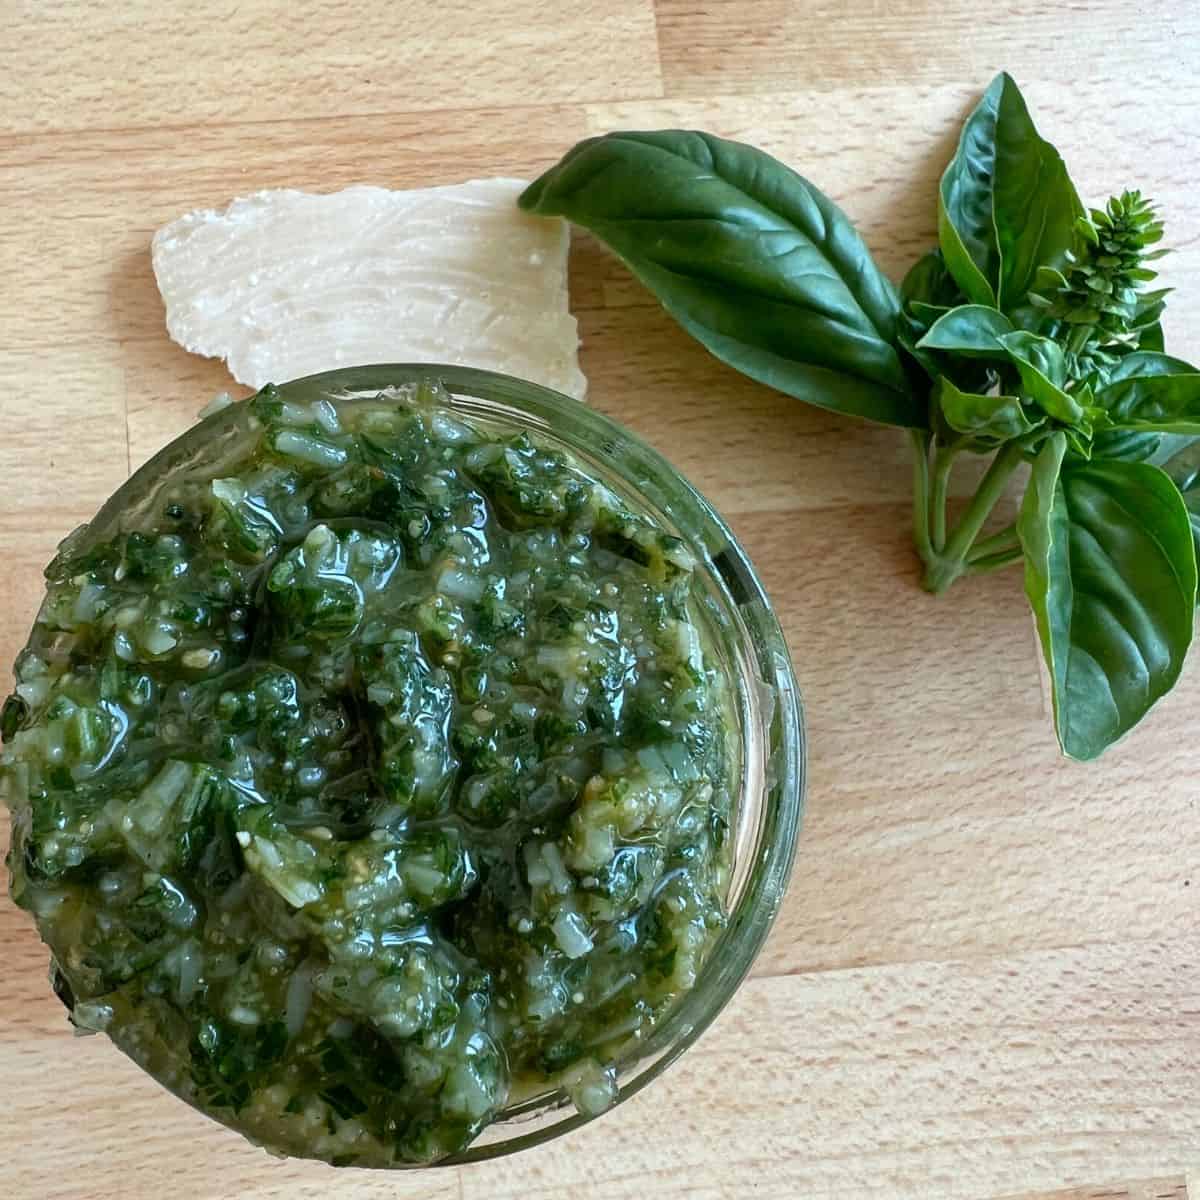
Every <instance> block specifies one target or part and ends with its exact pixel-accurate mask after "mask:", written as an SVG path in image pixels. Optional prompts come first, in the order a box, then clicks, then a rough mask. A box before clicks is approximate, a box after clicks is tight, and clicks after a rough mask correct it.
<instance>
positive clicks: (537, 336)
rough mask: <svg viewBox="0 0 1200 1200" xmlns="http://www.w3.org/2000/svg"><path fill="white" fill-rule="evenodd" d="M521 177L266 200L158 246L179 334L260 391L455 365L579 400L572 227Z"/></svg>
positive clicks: (251, 199)
mask: <svg viewBox="0 0 1200 1200" xmlns="http://www.w3.org/2000/svg"><path fill="white" fill-rule="evenodd" d="M525 186H526V185H525V184H524V183H523V182H522V181H521V180H519V179H476V180H472V181H471V182H469V183H463V184H455V185H453V186H449V187H434V188H423V189H421V190H418V191H390V190H388V189H387V188H379V187H351V188H346V189H345V190H344V191H341V192H333V193H330V194H327V195H314V194H312V193H308V192H299V191H291V190H278V191H262V192H257V193H256V194H254V195H252V196H248V197H246V198H244V199H238V200H235V201H234V202H233V203H232V204H231V205H230V206H229V207H228V208H227V209H226V210H225V211H224V212H215V211H213V210H211V209H210V210H204V211H199V212H191V213H188V214H187V215H186V216H183V217H180V218H179V219H178V220H176V221H172V222H171V223H170V224H169V225H166V226H164V227H163V228H162V229H160V230H159V231H158V232H157V233H156V234H155V235H154V242H153V260H154V274H155V277H156V278H157V280H158V289H159V291H160V292H161V293H162V297H163V302H164V303H165V305H166V310H167V330H168V331H169V333H170V335H171V337H172V338H174V339H175V341H177V342H178V343H179V344H180V345H182V346H184V347H185V348H186V349H188V350H191V351H192V352H193V353H196V354H203V355H207V356H209V357H212V358H223V359H225V361H226V362H227V363H228V364H229V369H230V371H231V372H232V373H233V375H234V377H235V378H236V379H238V380H239V381H240V382H241V383H244V384H247V385H248V386H250V387H253V388H259V387H262V386H263V384H266V383H282V382H284V381H285V380H288V379H295V378H297V377H299V376H302V375H311V374H314V373H316V372H318V371H328V370H332V369H334V368H335V367H349V366H361V365H363V364H365V363H380V362H444V363H459V364H463V365H466V366H472V367H485V368H488V369H490V370H493V371H504V372H506V373H508V374H510V375H517V376H520V377H521V378H523V379H531V380H533V381H534V382H535V383H541V384H544V385H545V386H547V387H552V388H557V389H558V390H559V391H561V392H566V393H567V394H568V395H570V396H575V397H576V398H578V399H582V398H583V395H584V392H585V390H586V387H587V381H586V379H585V378H584V376H583V374H582V372H581V371H580V370H579V361H578V347H579V335H578V331H577V328H576V324H575V318H574V317H573V316H571V313H570V311H569V310H568V307H567V244H568V238H569V233H568V230H567V226H566V223H565V222H563V221H562V220H560V219H558V218H549V219H548V218H545V217H535V216H530V215H528V214H526V213H523V212H521V211H520V209H518V207H517V197H518V196H519V195H520V193H521V191H522V189H523V188H524V187H525Z"/></svg>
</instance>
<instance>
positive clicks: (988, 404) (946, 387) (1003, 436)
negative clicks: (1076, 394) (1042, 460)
mask: <svg viewBox="0 0 1200 1200" xmlns="http://www.w3.org/2000/svg"><path fill="white" fill-rule="evenodd" d="M937 402H938V407H939V408H940V409H941V411H942V416H944V417H945V418H946V424H947V425H949V426H950V428H951V429H953V430H954V431H955V432H957V433H963V434H966V435H967V436H968V437H972V438H976V439H979V440H980V441H982V442H985V443H990V442H1007V441H1010V440H1011V439H1012V438H1018V437H1023V436H1024V435H1025V434H1027V433H1032V432H1033V431H1034V430H1035V429H1036V428H1037V427H1038V425H1039V424H1041V423H1042V421H1044V420H1045V418H1044V417H1042V418H1039V419H1036V420H1031V419H1030V416H1029V414H1028V413H1027V412H1026V411H1025V407H1024V406H1023V405H1022V404H1021V401H1020V400H1019V399H1018V398H1017V397H1016V396H990V395H983V394H980V393H978V392H964V391H961V390H960V389H959V388H957V387H955V385H954V383H953V382H952V381H951V380H949V379H947V378H945V377H944V376H943V377H942V378H941V379H939V380H938V388H937ZM1033 411H1034V412H1035V413H1036V411H1037V410H1036V409H1034V410H1033Z"/></svg>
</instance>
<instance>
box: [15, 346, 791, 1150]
mask: <svg viewBox="0 0 1200 1200" xmlns="http://www.w3.org/2000/svg"><path fill="white" fill-rule="evenodd" d="M47 579H48V589H47V598H46V601H45V603H44V605H43V607H42V610H41V612H40V613H39V616H38V620H37V623H36V625H35V628H34V631H33V633H32V635H31V638H30V641H29V644H28V646H27V647H26V649H25V650H24V651H23V652H22V654H21V656H20V658H19V659H18V663H17V671H16V674H17V689H16V692H15V693H14V695H13V697H11V698H10V699H9V701H8V702H7V703H6V705H5V707H4V710H3V716H2V717H0V732H2V734H3V738H4V750H3V755H2V757H0V794H2V795H3V797H4V799H5V800H6V802H7V804H8V806H9V807H10V809H11V810H12V821H13V850H12V854H11V856H10V869H11V872H12V890H13V895H14V898H15V899H16V901H17V903H18V904H20V905H21V906H22V907H24V908H26V909H28V910H30V911H31V912H32V913H33V915H34V918H35V920H36V921H37V924H38V928H39V930H40V932H41V934H42V936H43V938H44V940H45V941H46V942H47V944H48V945H49V946H50V949H51V952H52V956H53V958H52V969H51V975H52V980H53V982H54V986H55V990H56V991H57V992H58V994H59V996H60V997H61V998H62V999H63V1001H64V1003H65V1004H66V1005H67V1007H68V1008H69V1009H70V1010H71V1014H72V1020H73V1022H74V1023H75V1024H76V1025H77V1026H78V1027H80V1028H81V1029H85V1030H96V1031H103V1032H105V1033H107V1034H108V1035H109V1036H110V1037H111V1038H112V1039H113V1041H115V1042H116V1043H117V1045H118V1046H119V1047H120V1048H121V1049H122V1050H124V1051H125V1052H126V1053H127V1054H129V1055H130V1056H131V1057H132V1058H133V1059H134V1060H135V1061H137V1062H138V1063H139V1064H140V1065H141V1066H143V1067H144V1068H145V1069H146V1070H147V1071H148V1072H150V1074H152V1075H153V1076H154V1077H155V1078H156V1079H158V1080H159V1081H160V1082H161V1083H163V1084H164V1085H165V1086H166V1087H168V1088H169V1089H170V1090H171V1091H173V1092H174V1093H176V1094H177V1095H179V1096H180V1097H182V1098H183V1099H185V1100H186V1101H188V1102H189V1103H191V1104H193V1105H195V1106H196V1107H197V1108H199V1109H201V1110H202V1111H204V1112H205V1113H207V1114H208V1115H210V1116H212V1117H214V1118H216V1119H217V1120H219V1121H222V1122H224V1123H225V1124H227V1125H229V1126H231V1127H232V1128H234V1129H237V1130H239V1131H240V1132H242V1133H243V1134H245V1135H246V1136H247V1137H249V1138H250V1139H251V1140H253V1141H255V1142H258V1143H261V1144H264V1145H266V1146H268V1147H269V1148H271V1149H272V1150H275V1151H279V1152H282V1153H287V1154H293V1155H299V1156H304V1157H311V1158H320V1159H324V1160H326V1161H330V1162H333V1163H335V1164H337V1165H342V1164H353V1165H357V1166H379V1167H384V1166H410V1165H429V1164H432V1163H459V1162H467V1161H475V1160H479V1159H483V1158H489V1157H493V1156H495V1155H498V1154H504V1153H509V1152H512V1151H514V1150H518V1149H521V1148H524V1147H526V1146H531V1145H535V1144H537V1143H539V1142H541V1141H544V1140H545V1139H547V1138H549V1137H553V1136H556V1135H558V1134H560V1133H564V1132H566V1131H568V1130H570V1129H573V1128H575V1127H577V1126H578V1125H579V1124H581V1123H582V1122H584V1121H586V1120H589V1119H591V1118H592V1117H594V1116H596V1115H598V1114H600V1113H601V1112H604V1111H606V1110H607V1109H609V1108H611V1107H612V1106H613V1104H615V1103H617V1102H619V1101H620V1100H623V1099H625V1098H626V1097H628V1096H630V1095H632V1094H633V1093H634V1092H636V1091H637V1090H639V1089H640V1088H641V1087H643V1086H644V1085H645V1084H646V1083H648V1082H649V1081H650V1080H651V1079H653V1078H655V1077H656V1076H657V1075H658V1074H659V1073H660V1072H661V1071H662V1070H663V1069H664V1068H665V1067H666V1066H667V1065H668V1064H669V1063H671V1062H672V1061H673V1060H674V1059H675V1058H677V1057H678V1056H679V1054H681V1053H682V1052H683V1051H684V1050H685V1049H686V1048H687V1047H688V1046H689V1045H691V1043H692V1042H693V1041H694V1040H695V1039H696V1038H697V1037H698V1036H699V1035H700V1033H701V1032H702V1031H703V1030H704V1029H705V1027H706V1026H707V1025H708V1024H709V1023H710V1022H711V1021H712V1020H713V1018H714V1017H715V1016H716V1015H717V1013H718V1012H719V1011H720V1010H721V1008H722V1007H723V1006H724V1004H725V1003H726V1002H727V1001H728V999H729V998H730V996H731V995H732V994H733V992H734V990H735V989H736V987H737V986H738V984H739V983H740V982H741V980H742V979H743V978H744V977H745V975H746V973H747V972H748V970H749V968H750V965H751V962H752V961H753V959H754V956H755V955H756V953H757V952H758V950H759V948H760V946H761V945H762V942H763V939H764V938H765V936H766V933H767V930H768V928H769V926H770V924H771V921H772V919H773V917H774V915H775V913H776V911H777V909H778V907H779V903H780V901H781V898H782V895H783V892H784V889H785V887H786V883H787V878H788V874H789V871H790V869H791V863H792V858H793V854H794V849H795V841H796V836H797V833H798V828H799V822H800V816H801V811H802V806H803V774H804V741H803V726H802V716H801V709H800V703H799V698H798V695H797V691H796V686H795V681H794V678H793V675H792V670H791V665H790V662H789V659H788V655H787V651H786V647H785V645H784V640H783V637H782V634H781V632H780V629H779V626H778V623H777V622H776V620H775V617H774V615H773V613H772V611H771V608H770V606H769V604H768V602H767V600H766V597H765V596H764V594H763V591H762V587H761V585H760V583H759V581H758V579H757V577H756V576H755V574H754V571H753V569H752V567H751V566H750V563H749V562H748V560H747V558H746V556H745V553H744V552H743V551H742V549H741V547H740V546H739V545H738V543H737V541H736V540H735V539H734V538H733V536H732V534H731V533H730V532H729V530H728V528H727V527H726V525H725V524H724V523H723V522H722V520H721V519H720V518H719V517H718V516H717V514H716V513H715V512H714V511H713V510H712V509H711V508H710V506H709V505H708V504H707V503H706V502H705V501H704V499H703V498H702V497H701V496H699V495H698V493H696V491H695V490H694V489H693V488H692V487H691V486H690V485H689V484H688V483H687V482H686V481H685V480H684V479H683V478H682V477H681V476H680V475H679V474H678V473H677V472H676V471H675V470H674V469H673V468H671V467H670V465H669V464H668V463H667V462H666V461H664V460H663V459H662V458H661V457H660V456H659V455H658V454H656V453H655V452H654V451H652V450H650V449H649V448H648V447H647V446H645V445H644V444H643V443H641V442H640V441H638V440H637V439H636V438H634V437H633V436H632V435H630V434H629V433H628V432H626V431H625V430H623V429H621V428H620V427H619V426H617V425H615V424H614V423H613V422H611V421H609V420H607V419H606V418H604V417H602V416H600V415H598V414H597V413H595V412H593V411H591V410H589V409H587V408H585V407H583V406H582V405H580V404H578V403H577V402H576V401H573V400H570V399H568V398H566V397H564V396H561V395H558V394H557V393H554V392H550V391H548V390H546V389H544V388H541V387H538V386H535V385H533V384H530V383H526V382H523V381H520V380H517V379H513V378H510V377H507V376H503V375H498V374H493V373H490V372H485V371H476V370H471V369H467V368H461V367H451V366H436V365H434V366H429V365H419V366H414V365H381V366H370V367H359V368H353V369H348V370H339V371H333V372H329V373H326V374H322V375H317V376H312V377H310V378H307V379H301V380H296V381H294V382H292V383H288V384H285V385H283V386H280V387H268V388H266V389H264V390H263V391H262V392H260V393H259V394H258V395H257V396H255V397H253V398H251V400H249V401H246V402H242V403H239V404H235V405H232V406H230V407H228V408H225V409H222V410H220V411H218V412H215V413H213V414H211V415H209V416H208V417H206V418H205V419H204V420H202V421H201V422H200V423H199V424H198V425H197V426H196V427H195V428H194V429H192V430H190V431H189V432H188V433H186V434H185V435H184V436H182V437H181V438H179V439H177V440H176V441H175V442H173V443H172V444H171V445H170V446H168V447H167V448H166V449H164V450H163V451H162V452H161V453H159V454H158V455H156V456H155V457H154V458H153V459H152V460H151V461H150V462H148V463H147V464H146V465H145V466H144V467H143V468H141V470H139V471H138V472H136V473H135V474H134V475H133V476H132V478H131V479H130V480H129V481H128V482H127V483H126V484H125V485H124V486H123V487H122V488H121V489H120V490H119V491H118V492H117V493H116V494H115V495H114V496H113V497H112V499H111V500H110V501H109V502H108V503H107V504H106V505H105V506H104V508H103V509H102V510H101V511H100V512H99V514H97V516H96V518H95V519H94V520H93V521H92V522H90V523H89V524H88V525H86V526H84V527H82V528H81V529H80V530H77V531H76V532H75V533H74V534H72V535H71V536H70V537H69V538H68V539H67V540H66V541H65V542H64V543H63V545H62V547H60V550H59V554H58V556H57V558H56V559H55V561H54V563H52V564H51V566H50V567H49V568H48V569H47Z"/></svg>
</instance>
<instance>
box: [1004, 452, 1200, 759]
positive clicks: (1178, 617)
mask: <svg viewBox="0 0 1200 1200" xmlns="http://www.w3.org/2000/svg"><path fill="white" fill-rule="evenodd" d="M1065 450H1066V438H1065V435H1063V434H1062V433H1057V434H1054V435H1052V436H1051V437H1050V438H1048V439H1047V440H1046V442H1045V444H1044V445H1043V447H1042V450H1041V452H1040V453H1039V455H1038V457H1037V459H1035V461H1034V464H1033V472H1032V475H1031V477H1030V482H1029V487H1028V489H1027V490H1026V493H1025V498H1024V501H1023V503H1022V505H1021V513H1020V516H1019V517H1018V520H1017V533H1018V535H1019V536H1020V539H1021V545H1022V548H1023V549H1024V552H1025V591H1026V594H1027V595H1028V597H1029V602H1030V604H1031V605H1032V606H1033V611H1034V614H1035V616H1036V618H1037V626H1038V634H1039V636H1040V638H1041V642H1042V650H1043V653H1044V654H1045V657H1046V664H1047V667H1048V668H1049V672H1050V679H1051V688H1052V694H1053V701H1054V720H1055V727H1056V729H1057V731H1058V738H1059V742H1060V743H1061V745H1062V748H1063V751H1064V752H1065V753H1066V754H1069V755H1070V756H1071V757H1072V758H1078V759H1090V758H1095V757H1096V756H1097V755H1098V754H1100V753H1101V752H1102V751H1103V750H1104V749H1105V747H1107V746H1108V745H1110V744H1111V743H1112V742H1114V741H1115V740H1116V739H1117V738H1119V737H1120V736H1121V735H1122V734H1124V733H1126V732H1127V731H1128V730H1130V729H1132V728H1133V726H1134V725H1136V724H1137V723H1138V721H1140V720H1141V719H1142V717H1143V716H1145V714H1146V713H1147V711H1148V710H1149V709H1150V707H1151V706H1152V705H1153V704H1154V703H1155V701H1157V700H1158V699H1160V698H1161V697H1162V696H1163V695H1165V694H1166V693H1167V692H1168V691H1169V690H1170V689H1171V687H1172V686H1173V685H1174V683H1175V680H1176V679H1177V678H1178V677H1179V672H1180V669H1181V668H1182V666H1183V660H1184V657H1185V656H1186V654H1187V649H1188V646H1189V644H1190V643H1191V640H1192V624H1193V615H1194V611H1195V604H1196V551H1195V547H1194V545H1193V541H1192V533H1191V528H1190V526H1189V523H1188V514H1187V510H1186V508H1185V507H1184V503H1183V499H1182V498H1181V496H1180V494H1179V491H1178V489H1177V488H1176V487H1175V485H1174V484H1173V483H1172V482H1171V480H1170V479H1169V478H1168V477H1167V476H1166V474H1165V473H1164V472H1163V471H1161V470H1160V469H1159V468H1157V467H1151V466H1148V465H1146V464H1145V463H1122V462H1099V461H1093V462H1091V463H1084V464H1068V465H1067V466H1066V467H1065V469H1064V464H1063V456H1064V453H1065Z"/></svg>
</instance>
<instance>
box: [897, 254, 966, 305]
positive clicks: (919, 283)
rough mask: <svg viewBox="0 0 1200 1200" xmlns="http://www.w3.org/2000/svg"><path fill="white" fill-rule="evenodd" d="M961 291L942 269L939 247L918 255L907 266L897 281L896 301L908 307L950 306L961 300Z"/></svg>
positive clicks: (948, 273)
mask: <svg viewBox="0 0 1200 1200" xmlns="http://www.w3.org/2000/svg"><path fill="white" fill-rule="evenodd" d="M962 299H963V297H962V293H961V292H960V291H959V290H958V284H957V283H955V282H954V277H953V276H952V275H951V274H950V272H949V271H947V270H946V263H945V260H944V259H943V258H942V255H941V252H940V251H939V250H930V251H929V252H928V253H927V254H922V255H921V257H920V258H918V259H917V261H916V262H915V263H913V265H912V266H911V267H909V269H908V273H907V274H906V275H905V276H904V280H903V282H902V283H901V284H900V300H901V302H902V303H903V304H904V305H906V306H908V305H912V306H913V309H914V311H915V309H916V305H917V304H918V303H920V304H928V305H930V306H932V307H934V308H939V309H945V308H953V307H954V306H955V305H956V304H961V303H962Z"/></svg>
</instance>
